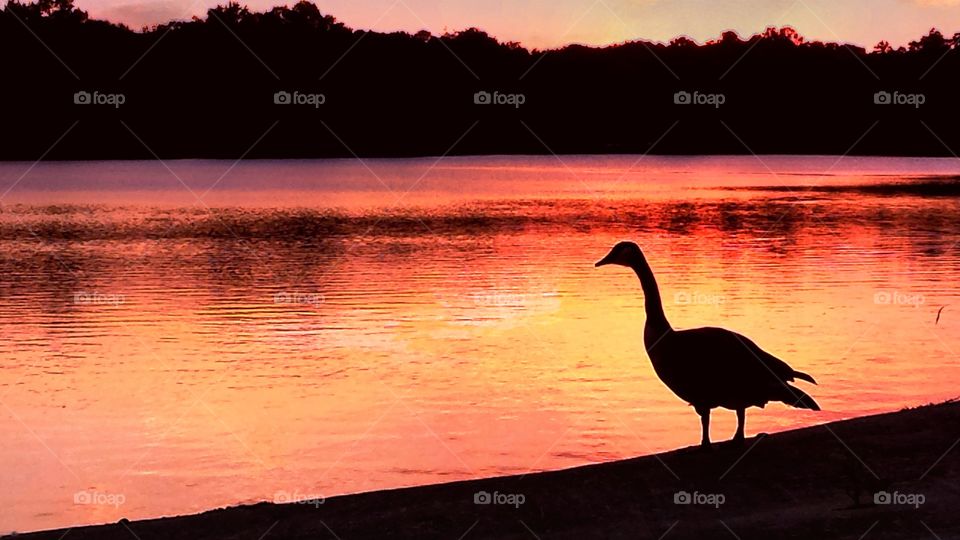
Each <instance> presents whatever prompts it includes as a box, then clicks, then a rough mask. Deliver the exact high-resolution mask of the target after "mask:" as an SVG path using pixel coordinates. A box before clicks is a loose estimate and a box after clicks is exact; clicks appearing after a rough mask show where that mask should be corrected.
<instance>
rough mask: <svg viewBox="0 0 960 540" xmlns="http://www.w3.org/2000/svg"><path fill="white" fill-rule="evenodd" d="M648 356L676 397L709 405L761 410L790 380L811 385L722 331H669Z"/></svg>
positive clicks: (743, 340)
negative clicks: (800, 380)
mask: <svg viewBox="0 0 960 540" xmlns="http://www.w3.org/2000/svg"><path fill="white" fill-rule="evenodd" d="M662 345H663V348H662V350H660V351H656V349H657V348H658V347H660V345H658V346H656V347H654V348H653V349H652V350H651V351H650V354H651V357H652V358H654V359H655V360H656V359H657V358H658V357H659V358H660V359H662V361H658V362H656V363H657V364H659V365H660V368H659V369H658V374H660V375H661V378H662V379H663V380H664V382H665V383H666V384H667V386H669V387H670V388H671V389H673V390H674V391H675V392H676V393H677V394H678V395H680V397H682V398H683V399H685V400H687V401H688V402H690V403H693V404H695V405H696V404H701V403H702V404H708V405H712V406H717V405H719V406H744V405H763V404H764V403H766V402H767V401H772V400H778V399H780V398H781V397H783V395H784V391H785V389H786V388H787V387H786V383H788V382H790V381H793V380H794V379H795V378H802V379H804V380H808V381H811V382H812V381H813V378H812V377H810V376H809V375H806V374H805V373H801V372H798V371H796V370H794V369H793V368H791V367H790V366H789V365H788V364H787V363H786V362H784V361H783V360H780V359H779V358H777V357H775V356H773V355H772V354H770V353H768V352H766V351H764V350H763V349H761V348H760V347H759V346H758V345H757V344H756V343H754V342H753V341H751V340H750V339H749V338H747V337H745V336H742V335H740V334H738V333H736V332H732V331H730V330H726V329H723V328H712V327H707V328H695V329H691V330H681V331H677V332H675V333H674V334H673V335H672V336H671V337H670V338H669V339H667V340H664V342H663V343H662Z"/></svg>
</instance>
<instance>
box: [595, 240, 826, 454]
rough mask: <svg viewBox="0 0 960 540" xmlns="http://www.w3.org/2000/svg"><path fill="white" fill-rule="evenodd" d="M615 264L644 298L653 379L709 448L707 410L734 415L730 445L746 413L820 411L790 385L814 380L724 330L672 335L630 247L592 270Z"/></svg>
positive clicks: (617, 249)
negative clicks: (686, 410)
mask: <svg viewBox="0 0 960 540" xmlns="http://www.w3.org/2000/svg"><path fill="white" fill-rule="evenodd" d="M608 264H617V265H620V266H626V267H629V268H631V269H633V270H634V272H636V274H637V276H638V277H639V278H640V284H641V287H642V288H643V292H644V307H645V310H646V315H647V319H646V322H645V323H644V329H643V342H644V347H645V348H646V350H647V355H648V356H649V357H650V361H651V363H652V364H653V369H654V371H655V372H656V374H657V377H659V378H660V380H661V381H663V383H664V384H665V385H666V386H667V388H669V389H670V390H671V391H673V393H674V394H676V395H677V396H678V397H679V398H680V399H682V400H684V401H686V402H687V403H689V404H690V405H692V406H693V407H694V409H695V410H696V411H697V413H698V414H699V415H700V417H701V425H702V429H703V438H702V441H701V444H702V445H704V446H709V444H710V434H709V423H710V410H711V409H714V408H717V407H723V408H725V409H730V410H734V411H736V412H737V419H738V426H737V433H736V435H735V436H734V440H738V441H742V440H743V439H744V424H745V415H746V413H745V411H746V409H747V408H749V407H761V408H762V407H764V406H765V405H766V404H767V403H769V402H771V401H780V402H783V403H785V404H787V405H789V406H791V407H796V408H802V409H811V410H815V411H819V410H820V406H819V405H817V402H816V401H814V400H813V398H811V397H810V396H809V395H807V394H806V393H805V392H803V391H802V390H800V389H799V388H796V387H795V386H793V385H791V384H789V383H791V382H793V381H794V380H796V379H801V380H805V381H808V382H811V383H814V384H816V381H814V379H813V377H811V376H810V375H807V374H806V373H803V372H800V371H796V370H794V369H793V368H791V367H790V366H789V365H788V364H787V363H786V362H784V361H783V360H780V359H779V358H777V357H775V356H773V355H772V354H770V353H768V352H766V351H764V350H763V349H761V348H760V347H759V346H758V345H757V344H756V343H754V342H753V341H751V340H750V339H748V338H747V337H745V336H742V335H740V334H738V333H736V332H732V331H730V330H727V329H724V328H713V327H706V328H694V329H691V330H674V329H673V328H672V327H671V326H670V323H669V322H667V318H666V315H665V314H664V311H663V304H662V302H661V299H660V291H659V288H658V287H657V283H656V279H655V278H654V275H653V271H652V270H651V269H650V266H649V264H648V263H647V261H646V258H645V257H644V255H643V252H642V251H640V248H639V247H638V246H637V245H636V244H634V243H632V242H621V243H619V244H617V245H616V246H614V247H613V249H612V250H611V251H610V253H609V254H608V255H607V256H606V257H604V258H603V259H602V260H600V261H599V262H598V263H597V264H596V266H605V265H608Z"/></svg>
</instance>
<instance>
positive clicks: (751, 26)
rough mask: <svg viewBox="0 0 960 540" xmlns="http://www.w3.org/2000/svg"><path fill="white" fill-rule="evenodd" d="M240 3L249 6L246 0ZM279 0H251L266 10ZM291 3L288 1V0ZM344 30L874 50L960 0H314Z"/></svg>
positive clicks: (137, 22) (162, 7)
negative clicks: (784, 41) (811, 42)
mask: <svg viewBox="0 0 960 540" xmlns="http://www.w3.org/2000/svg"><path fill="white" fill-rule="evenodd" d="M226 1H227V0H219V1H218V0H76V4H77V5H78V6H79V7H80V8H82V9H85V10H87V11H89V12H90V14H91V15H92V16H94V17H99V18H107V19H110V20H113V21H121V22H125V23H127V24H129V25H130V26H132V27H134V28H140V27H141V26H143V25H150V24H155V23H158V22H166V21H168V20H171V19H189V18H190V17H191V16H192V15H201V14H203V12H204V11H205V10H206V9H207V8H209V7H212V6H214V5H216V4H218V3H226ZM241 3H243V2H241ZM281 3H283V2H282V0H250V1H249V2H247V5H248V6H249V7H250V8H251V9H256V10H262V9H266V8H269V7H272V6H274V5H279V4H281ZM292 3H293V2H289V3H288V5H292ZM316 4H317V5H318V6H319V7H320V9H321V11H323V12H324V13H329V14H331V15H334V16H335V17H337V18H338V19H339V20H341V21H343V22H345V23H346V24H347V25H348V26H351V27H353V28H357V29H373V30H381V31H392V30H406V31H411V32H415V31H417V30H423V29H426V30H429V31H431V32H432V33H434V34H440V33H443V32H444V31H447V30H449V31H453V30H460V29H463V28H468V27H470V26H476V27H478V28H481V29H483V30H486V31H487V32H489V33H490V34H492V35H494V36H496V37H497V38H499V39H501V40H504V41H519V42H521V43H522V44H524V45H525V46H527V47H531V48H534V47H539V48H546V47H554V46H558V45H564V44H567V43H584V44H591V45H603V44H609V43H616V42H621V41H626V40H631V39H652V40H656V41H668V40H670V39H672V38H673V37H676V36H678V35H686V36H689V37H691V38H693V39H696V40H698V41H703V40H706V39H710V38H714V37H717V36H718V35H719V34H720V32H722V31H724V30H728V29H732V30H736V31H737V32H739V33H740V34H742V35H749V34H753V33H756V32H759V31H762V30H763V29H764V28H765V27H767V26H771V25H776V26H783V25H789V26H793V27H794V28H796V29H797V30H799V31H800V33H801V34H803V35H804V36H807V37H808V38H811V39H821V40H827V41H843V42H849V43H856V44H859V45H864V46H867V47H868V48H869V47H872V46H873V45H874V44H876V43H877V42H878V41H880V40H887V41H890V42H891V43H893V44H894V45H902V44H905V43H906V42H908V41H910V40H912V39H916V38H917V37H919V36H920V35H922V34H925V33H926V32H927V31H928V30H929V29H930V28H931V27H937V28H940V29H941V30H942V31H943V32H944V33H948V34H951V35H952V34H953V33H954V32H960V0H489V1H483V2H481V1H477V0H441V1H437V0H360V1H358V0H316Z"/></svg>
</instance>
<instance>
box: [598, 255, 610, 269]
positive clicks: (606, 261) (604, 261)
mask: <svg viewBox="0 0 960 540" xmlns="http://www.w3.org/2000/svg"><path fill="white" fill-rule="evenodd" d="M608 264H613V262H612V261H611V260H610V255H607V256H606V257H604V258H602V259H600V260H599V261H597V263H596V264H594V265H593V266H594V268H600V267H601V266H606V265H608Z"/></svg>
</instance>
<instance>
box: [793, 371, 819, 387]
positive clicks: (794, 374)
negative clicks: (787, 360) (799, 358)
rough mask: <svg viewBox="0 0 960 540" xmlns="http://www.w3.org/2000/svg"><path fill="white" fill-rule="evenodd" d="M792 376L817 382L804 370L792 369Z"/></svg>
mask: <svg viewBox="0 0 960 540" xmlns="http://www.w3.org/2000/svg"><path fill="white" fill-rule="evenodd" d="M793 377H794V378H795V379H800V380H804V381H807V382H810V383H813V384H817V381H815V380H814V379H813V377H811V376H810V375H807V374H806V373H804V372H802V371H794V372H793Z"/></svg>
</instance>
